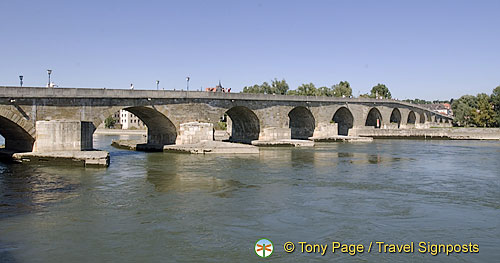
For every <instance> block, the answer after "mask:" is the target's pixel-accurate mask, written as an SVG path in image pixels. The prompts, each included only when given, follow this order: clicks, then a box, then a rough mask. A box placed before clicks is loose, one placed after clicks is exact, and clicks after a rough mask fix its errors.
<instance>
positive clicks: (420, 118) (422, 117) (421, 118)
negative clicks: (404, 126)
mask: <svg viewBox="0 0 500 263" xmlns="http://www.w3.org/2000/svg"><path fill="white" fill-rule="evenodd" d="M419 115H420V116H419V121H418V122H420V123H425V113H423V112H421V113H419Z"/></svg>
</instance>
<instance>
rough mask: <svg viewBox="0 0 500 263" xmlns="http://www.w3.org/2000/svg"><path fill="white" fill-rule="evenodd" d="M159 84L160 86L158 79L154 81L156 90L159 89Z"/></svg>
mask: <svg viewBox="0 0 500 263" xmlns="http://www.w3.org/2000/svg"><path fill="white" fill-rule="evenodd" d="M159 86H160V81H159V80H157V81H156V90H160V89H159Z"/></svg>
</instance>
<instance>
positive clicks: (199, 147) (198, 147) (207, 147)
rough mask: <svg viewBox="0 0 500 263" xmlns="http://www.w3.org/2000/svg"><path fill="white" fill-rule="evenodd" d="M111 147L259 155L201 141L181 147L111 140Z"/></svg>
mask: <svg viewBox="0 0 500 263" xmlns="http://www.w3.org/2000/svg"><path fill="white" fill-rule="evenodd" d="M111 145H112V146H114V147H116V148H120V149H127V150H135V151H164V152H173V153H194V154H211V153H217V154H255V153H259V148H258V147H256V146H252V145H246V144H240V143H230V142H220V141H202V142H199V143H194V144H181V145H165V146H160V145H149V144H147V143H146V142H145V141H141V140H113V142H112V143H111Z"/></svg>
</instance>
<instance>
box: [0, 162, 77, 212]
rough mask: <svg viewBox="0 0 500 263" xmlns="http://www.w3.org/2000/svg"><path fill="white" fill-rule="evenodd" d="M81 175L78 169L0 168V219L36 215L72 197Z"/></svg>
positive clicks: (9, 166) (7, 166)
mask: <svg viewBox="0 0 500 263" xmlns="http://www.w3.org/2000/svg"><path fill="white" fill-rule="evenodd" d="M84 171H85V170H84V169H83V168H79V167H74V168H72V167H50V166H30V165H21V164H12V165H4V164H0V174H2V176H1V177H0V193H1V194H0V218H1V217H4V216H12V215H16V214H19V213H26V212H31V211H37V210H40V209H43V208H45V207H47V206H48V205H50V204H51V203H55V202H60V201H61V200H63V199H66V198H71V197H75V196H76V195H77V193H76V192H75V189H76V188H78V187H79V185H80V182H79V177H80V176H81V175H82V174H83V173H84Z"/></svg>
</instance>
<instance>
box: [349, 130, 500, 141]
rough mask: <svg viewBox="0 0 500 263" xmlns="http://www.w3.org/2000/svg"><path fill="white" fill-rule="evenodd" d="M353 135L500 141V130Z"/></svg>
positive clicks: (393, 132) (422, 131)
mask: <svg viewBox="0 0 500 263" xmlns="http://www.w3.org/2000/svg"><path fill="white" fill-rule="evenodd" d="M352 134H354V135H356V136H363V137H373V138H396V139H397V138H399V139H411V138H417V139H451V140H500V128H428V129H375V128H362V129H353V130H352Z"/></svg>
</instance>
